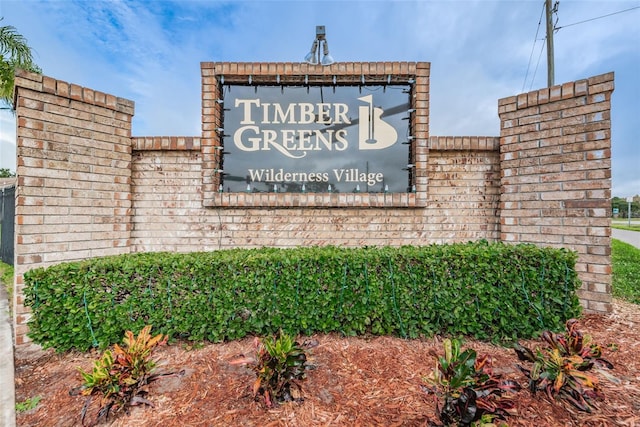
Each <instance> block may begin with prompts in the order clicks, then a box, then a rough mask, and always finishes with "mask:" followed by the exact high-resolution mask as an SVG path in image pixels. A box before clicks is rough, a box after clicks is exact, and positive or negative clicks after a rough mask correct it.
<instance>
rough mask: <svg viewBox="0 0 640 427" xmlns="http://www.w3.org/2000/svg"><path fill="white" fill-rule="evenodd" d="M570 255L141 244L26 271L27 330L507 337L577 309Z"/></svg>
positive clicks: (492, 246)
mask: <svg viewBox="0 0 640 427" xmlns="http://www.w3.org/2000/svg"><path fill="white" fill-rule="evenodd" d="M576 259H577V255H576V254H575V253H574V252H570V251H567V250H564V249H552V248H539V247H536V246H534V245H529V244H521V245H507V244H503V243H488V242H486V241H481V242H476V243H466V244H451V245H431V246H405V247H396V248H392V247H364V248H337V247H332V246H326V247H306V248H296V249H274V248H262V249H232V250H221V251H214V252H200V253H188V254H178V253H139V254H128V255H121V256H115V257H105V258H97V259H90V260H87V261H82V262H71V263H64V264H59V265H55V266H51V267H48V268H39V269H34V270H31V271H29V272H27V273H26V274H25V276H24V280H25V303H26V304H27V305H28V306H30V307H31V309H32V317H31V319H30V321H29V328H30V332H29V336H30V337H31V338H32V339H33V340H34V341H35V342H36V343H39V344H41V345H43V346H44V347H53V348H55V349H57V350H58V351H66V350H69V349H74V348H75V349H78V350H86V349H88V348H90V347H100V348H106V347H107V346H108V345H110V344H112V343H116V342H118V341H119V340H120V338H121V337H122V335H123V333H124V332H125V331H127V330H140V329H142V327H144V325H148V324H152V325H154V328H155V329H156V330H158V331H159V332H161V333H163V334H166V335H168V336H169V337H170V338H173V339H186V340H192V341H203V340H206V341H212V342H219V341H223V340H233V339H237V338H242V337H244V336H246V335H248V334H252V335H260V336H264V335H268V334H273V333H275V332H277V331H278V330H280V329H282V330H283V331H285V332H287V333H289V334H292V335H296V334H306V335H309V334H313V333H317V332H340V333H342V334H345V335H357V334H375V335H387V334H395V335H398V336H401V337H406V338H417V337H428V336H432V335H434V334H444V335H450V336H470V337H474V338H477V339H481V340H491V341H495V342H498V341H502V342H504V341H513V340H518V339H526V338H531V337H533V336H536V335H537V334H538V333H539V332H541V331H543V330H545V329H551V330H560V329H561V328H562V327H563V325H564V322H565V321H566V320H568V319H570V318H572V317H576V316H578V315H579V314H580V303H579V301H578V298H577V296H576V293H575V291H576V289H577V288H578V287H579V286H580V282H579V280H578V277H577V274H576V271H575V262H576Z"/></svg>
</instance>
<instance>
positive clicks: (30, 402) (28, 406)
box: [16, 396, 42, 412]
mask: <svg viewBox="0 0 640 427" xmlns="http://www.w3.org/2000/svg"><path fill="white" fill-rule="evenodd" d="M40 399H42V398H41V397H40V396H34V397H30V398H28V399H25V400H24V401H23V402H17V403H16V411H17V412H26V411H30V410H32V409H34V408H35V407H36V406H38V403H40Z"/></svg>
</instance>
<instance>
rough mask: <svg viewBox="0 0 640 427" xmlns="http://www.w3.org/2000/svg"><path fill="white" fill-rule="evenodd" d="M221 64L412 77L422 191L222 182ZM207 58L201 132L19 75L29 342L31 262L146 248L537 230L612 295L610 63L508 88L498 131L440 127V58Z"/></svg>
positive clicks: (21, 250)
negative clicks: (155, 123) (137, 117)
mask: <svg viewBox="0 0 640 427" xmlns="http://www.w3.org/2000/svg"><path fill="white" fill-rule="evenodd" d="M222 72H224V73H225V74H224V75H225V79H228V78H230V79H232V80H233V79H234V78H236V79H239V78H245V77H247V76H248V75H257V74H260V78H263V79H267V78H272V77H273V75H274V74H276V75H280V73H282V76H286V79H289V80H290V81H295V79H300V78H304V77H305V76H307V77H308V78H309V76H311V77H310V78H311V79H313V80H314V82H315V83H318V82H324V79H332V78H333V75H339V76H340V78H341V79H349V78H352V79H361V78H362V77H363V76H365V75H366V77H365V78H367V79H369V80H368V81H376V79H378V80H380V79H388V78H389V75H388V74H386V73H395V74H394V75H395V76H396V77H397V78H400V79H403V81H404V80H407V79H415V85H414V90H413V92H412V108H415V109H416V112H415V113H414V114H412V118H411V129H412V132H413V133H414V135H415V138H414V140H413V142H412V144H411V152H412V157H413V159H414V161H415V164H416V166H417V167H416V171H415V174H414V177H413V180H414V182H415V185H416V191H415V193H397V194H384V193H383V194H379V193H377V194H374V193H371V194H368V193H351V194H347V193H340V194H335V193H332V194H310V193H306V194H292V193H277V194H272V193H270V194H264V193H263V194H244V193H240V194H239V193H218V192H217V182H216V181H215V179H216V176H215V174H213V173H212V171H214V170H215V169H216V168H217V167H218V165H219V160H220V159H219V158H218V155H219V152H220V150H218V149H216V147H217V146H218V145H219V144H220V141H219V139H218V138H219V135H217V132H216V131H215V129H216V128H217V127H219V126H220V122H219V114H220V112H219V111H218V109H219V108H220V106H219V103H217V102H216V101H215V100H216V99H217V93H216V91H217V90H218V89H217V88H218V87H219V86H218V84H217V81H218V80H217V79H218V78H221V76H222V75H223V74H222ZM202 73H203V74H202V78H203V92H202V96H203V98H202V106H203V125H202V126H203V128H202V135H201V136H197V137H196V136H190V137H158V136H151V137H135V138H132V137H131V134H130V132H131V118H132V115H133V103H132V102H131V101H128V100H125V99H121V98H116V97H114V96H111V95H106V94H103V93H100V92H97V91H93V90H90V89H87V88H82V87H79V86H77V85H73V84H68V83H66V82H63V81H59V80H55V79H52V78H49V77H46V76H39V75H35V74H29V73H22V74H19V75H18V76H17V78H16V106H17V116H18V120H17V123H18V141H17V143H18V144H17V146H18V149H17V151H18V176H19V177H18V198H17V211H16V212H17V224H16V235H17V237H16V254H17V257H16V279H15V289H16V292H15V301H14V302H15V307H16V311H15V313H16V315H15V319H14V321H15V326H16V343H17V344H24V343H26V342H27V341H28V339H27V338H26V337H25V332H26V325H25V322H26V320H27V316H28V312H27V310H26V309H25V307H24V305H23V296H22V283H23V282H22V274H23V273H24V272H25V271H27V270H29V269H31V268H34V267H40V266H46V265H50V264H53V263H58V262H63V261H70V260H78V259H84V258H90V257H95V256H103V255H111V254H121V253H127V252H142V251H178V252H188V251H208V250H217V249H225V248H235V247H245V248H250V247H262V246H277V247H296V246H307V245H328V244H331V245H338V246H363V245H392V246H398V245H416V244H417V245H424V244H431V243H453V242H464V241H469V240H479V239H486V240H489V241H500V240H503V241H506V242H514V243H516V242H532V243H536V244H540V245H546V246H562V247H567V248H569V249H574V250H576V251H578V252H579V254H580V259H579V263H578V269H579V272H580V277H581V279H582V280H583V282H584V287H583V289H581V291H580V297H581V300H582V303H583V305H584V306H585V307H586V308H587V309H588V310H591V311H600V312H606V311H608V310H610V305H609V302H610V298H611V296H610V273H611V271H610V264H609V261H610V259H609V257H610V248H609V242H610V238H609V220H608V216H607V212H608V200H609V198H610V181H609V180H610V170H611V162H610V116H609V114H610V113H609V111H610V96H611V91H612V90H613V75H612V74H606V75H603V76H597V77H593V78H591V79H589V80H580V81H577V82H572V83H567V84H564V85H561V86H556V87H553V88H550V89H545V90H540V91H535V92H530V93H528V94H522V95H518V96H514V97H510V98H505V99H502V100H500V101H499V103H498V108H499V111H498V113H499V116H500V120H501V135H500V137H473V136H470V137H430V136H429V118H428V101H429V78H428V77H429V64H428V63H383V64H377V63H366V64H353V63H341V64H334V65H332V66H330V67H321V66H308V65H306V64H237V63H224V64H217V63H203V64H202ZM250 73H254V74H250ZM305 73H308V74H305ZM270 76H271V77H270ZM280 78H281V79H284V78H285V77H280Z"/></svg>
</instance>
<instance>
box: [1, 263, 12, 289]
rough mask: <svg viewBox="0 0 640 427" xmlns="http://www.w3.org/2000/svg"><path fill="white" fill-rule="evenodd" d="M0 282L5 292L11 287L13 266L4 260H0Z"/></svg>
mask: <svg viewBox="0 0 640 427" xmlns="http://www.w3.org/2000/svg"><path fill="white" fill-rule="evenodd" d="M0 282H2V283H4V286H5V287H6V288H7V292H10V291H11V290H12V289H13V267H12V266H10V265H9V264H5V263H4V262H0Z"/></svg>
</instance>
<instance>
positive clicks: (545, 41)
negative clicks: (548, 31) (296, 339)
mask: <svg viewBox="0 0 640 427" xmlns="http://www.w3.org/2000/svg"><path fill="white" fill-rule="evenodd" d="M546 43H547V40H546V39H545V40H544V41H543V42H542V46H541V47H540V53H539V54H538V62H536V69H535V70H534V71H533V77H531V84H530V85H529V90H531V88H533V82H534V81H535V80H536V73H537V72H538V65H540V58H542V52H544V46H545V44H546ZM523 92H524V91H523Z"/></svg>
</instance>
